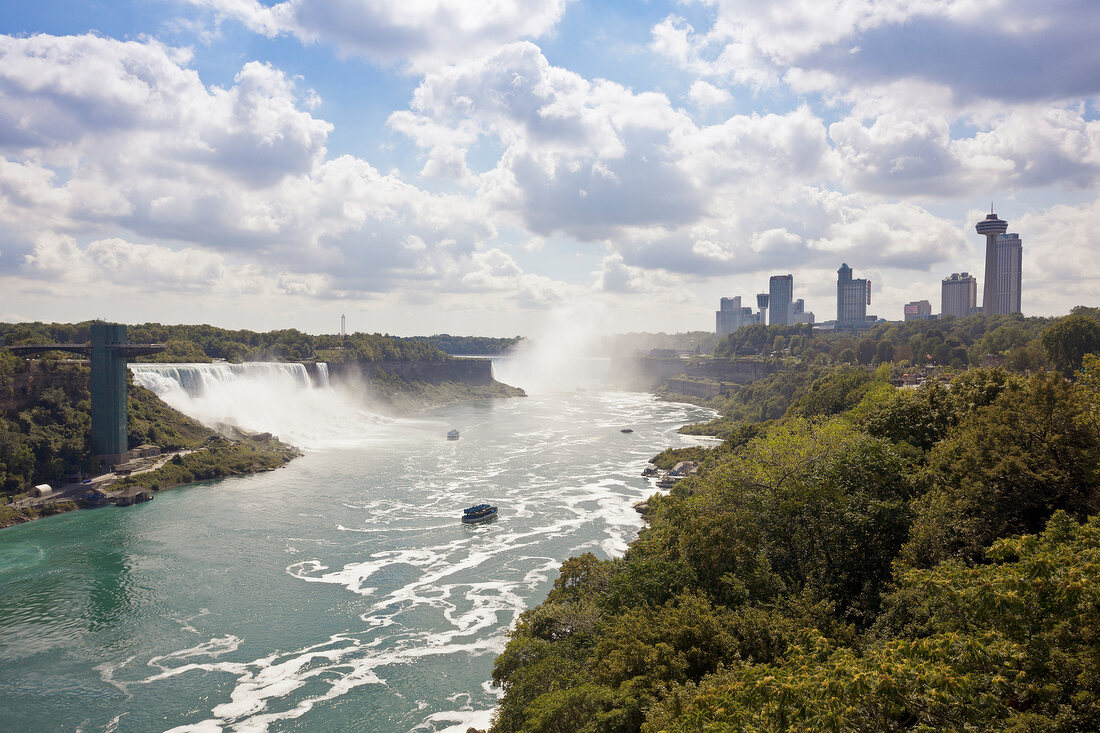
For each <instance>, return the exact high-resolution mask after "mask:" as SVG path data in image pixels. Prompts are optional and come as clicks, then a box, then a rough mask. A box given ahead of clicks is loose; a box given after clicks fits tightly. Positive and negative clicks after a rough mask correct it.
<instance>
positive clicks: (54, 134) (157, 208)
mask: <svg viewBox="0 0 1100 733" xmlns="http://www.w3.org/2000/svg"><path fill="white" fill-rule="evenodd" d="M188 59H189V56H188V54H186V53H183V52H180V51H177V50H175V49H171V48H168V47H166V46H163V45H161V44H158V43H156V42H154V41H147V42H141V43H138V42H120V41H115V40H111V39H107V38H101V37H98V36H80V37H53V36H41V35H39V36H32V37H29V38H19V39H16V38H10V37H0V62H2V63H0V116H2V117H0V224H3V226H4V228H3V230H2V232H0V253H2V254H0V256H2V257H3V258H4V259H3V262H4V265H5V268H11V269H13V270H14V269H17V268H18V269H20V270H21V272H22V273H23V274H25V275H26V276H27V277H29V278H32V279H34V278H43V279H50V278H55V277H56V275H57V273H58V270H57V267H56V266H60V265H62V264H63V263H64V262H66V261H67V260H71V261H72V262H73V263H74V264H73V268H72V269H71V270H67V272H72V271H86V272H85V274H88V275H89V277H92V274H89V273H92V272H93V271H94V278H98V279H100V280H102V279H104V278H107V279H110V278H114V279H116V280H117V281H119V282H124V281H125V282H131V281H132V282H139V281H140V282H145V283H155V284H158V285H159V286H161V287H163V288H166V289H177V290H193V289H195V288H198V289H202V288H206V289H208V290H211V291H218V292H223V291H225V290H226V289H227V288H230V287H232V283H237V286H236V287H238V289H240V288H243V289H244V290H246V291H249V292H251V291H262V292H265V293H297V294H309V295H312V296H316V297H322V298H323V297H348V296H352V295H357V294H359V295H361V294H366V293H375V292H385V291H388V290H392V289H395V288H399V287H404V286H410V285H411V286H414V287H415V286H416V284H417V283H424V282H432V283H433V286H432V288H431V289H430V291H431V292H436V293H440V292H446V291H447V289H451V290H453V291H455V292H466V291H469V290H470V289H471V284H470V283H472V282H475V281H476V279H477V278H478V277H483V276H485V275H486V272H488V273H489V274H491V275H493V277H494V278H495V280H494V283H495V284H494V286H493V289H494V292H498V293H504V294H505V297H507V295H508V294H511V295H512V296H514V297H515V298H516V299H518V300H522V301H523V302H525V303H535V302H544V301H553V300H555V299H557V298H559V297H560V292H559V290H560V289H559V288H558V286H559V285H560V284H559V283H556V282H554V281H551V280H548V279H540V278H538V277H537V276H532V275H528V274H526V273H523V272H521V271H509V272H506V273H501V272H500V271H499V270H497V271H493V270H489V271H487V270H486V269H485V261H484V256H485V255H484V253H483V250H484V249H485V246H484V243H485V242H486V241H487V240H489V239H491V238H492V237H493V236H494V234H495V231H496V229H495V225H494V224H493V222H492V216H491V215H490V211H489V209H488V207H487V205H486V204H485V203H483V202H481V201H479V200H477V199H475V198H471V197H470V196H466V195H456V194H449V195H448V194H433V193H429V192H427V191H425V190H423V189H420V188H418V187H416V186H414V185H411V184H409V183H406V182H405V181H403V180H401V178H400V177H399V176H398V175H397V174H395V173H389V174H383V173H380V172H379V171H378V170H377V169H375V168H374V167H373V166H371V165H370V164H369V163H367V162H366V161H364V160H361V159H359V158H356V157H353V156H346V155H345V156H339V157H336V158H331V159H330V158H327V151H326V147H325V143H326V140H327V136H328V133H329V131H330V130H331V128H332V126H331V124H330V123H328V122H327V121H325V120H321V119H317V118H316V117H314V116H313V114H312V113H311V112H310V109H311V108H313V107H314V106H315V105H314V104H313V98H314V97H313V95H312V94H311V92H310V91H309V90H302V89H299V88H298V85H297V84H296V83H295V82H294V81H293V80H291V79H290V78H289V77H287V76H286V75H285V74H284V73H283V72H282V71H280V70H277V69H275V68H273V67H272V66H270V65H268V64H262V63H256V62H250V63H247V64H245V65H244V66H243V67H242V68H241V70H240V72H239V73H238V74H237V75H236V77H235V80H234V84H233V85H232V86H231V87H228V88H220V87H216V86H206V85H204V84H203V82H202V81H201V79H200V78H199V76H198V74H197V73H196V72H195V71H193V70H191V69H189V68H187V67H186V66H185V64H186V63H187V62H188ZM430 136H431V131H430V130H424V131H423V136H422V137H421V138H420V139H421V140H428V139H429V138H430ZM132 238H137V239H139V240H145V241H151V242H154V244H142V245H132V244H129V241H130V240H131V239H132ZM78 241H80V242H90V244H86V245H83V246H78V245H77V242H78ZM82 268H83V269H82ZM289 273H299V275H291V274H289ZM467 275H469V276H470V279H465V276H467ZM505 279H511V280H512V281H513V287H512V288H511V289H508V288H505V287H504V286H503V285H502V284H501V283H502V281H503V280H505ZM92 281H94V279H93V280H92ZM483 285H484V283H483Z"/></svg>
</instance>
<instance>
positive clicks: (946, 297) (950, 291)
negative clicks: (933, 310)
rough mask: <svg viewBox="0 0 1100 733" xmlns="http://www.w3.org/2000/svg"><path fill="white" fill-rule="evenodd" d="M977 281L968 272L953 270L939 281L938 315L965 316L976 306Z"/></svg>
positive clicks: (972, 311)
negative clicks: (949, 275) (948, 275)
mask: <svg viewBox="0 0 1100 733" xmlns="http://www.w3.org/2000/svg"><path fill="white" fill-rule="evenodd" d="M977 297H978V281H977V280H976V279H975V278H974V276H973V275H971V274H970V273H968V272H953V273H951V277H945V278H944V279H943V281H942V282H941V283H940V316H955V317H956V318H966V317H967V316H969V315H971V314H972V313H974V310H975V308H976V307H977V304H978V303H977Z"/></svg>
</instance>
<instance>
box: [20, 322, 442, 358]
mask: <svg viewBox="0 0 1100 733" xmlns="http://www.w3.org/2000/svg"><path fill="white" fill-rule="evenodd" d="M91 323H92V322H91V321H84V322H82V323H17V324H11V323H0V337H2V338H4V339H5V340H6V342H7V344H8V345H12V346H15V345H19V344H41V343H69V344H83V343H87V342H88V339H89V326H91ZM127 335H128V336H129V339H130V342H131V343H158V344H164V345H166V346H167V347H168V348H167V349H166V350H165V351H164V352H162V353H159V354H154V355H152V356H147V357H141V358H139V359H138V361H156V362H162V363H176V362H209V361H212V360H214V359H225V360H226V361H230V362H234V363H237V362H243V361H327V362H342V361H364V362H376V361H387V360H396V361H442V360H444V359H447V358H448V357H447V355H446V354H444V353H443V352H442V351H440V349H439V348H438V347H437V346H436V345H434V344H433V343H431V341H430V340H425V339H409V338H400V337H397V336H390V335H389V334H378V333H374V334H367V333H352V334H348V335H347V336H340V335H339V334H322V335H313V334H308V333H303V332H301V331H298V330H297V329H293V328H288V329H283V330H277V331H267V332H262V333H261V332H256V331H245V330H240V331H232V330H228V329H224V328H216V327H214V326H207V325H199V326H190V325H162V324H159V323H143V324H139V325H136V326H128V327H127Z"/></svg>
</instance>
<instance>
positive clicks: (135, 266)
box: [25, 232, 324, 296]
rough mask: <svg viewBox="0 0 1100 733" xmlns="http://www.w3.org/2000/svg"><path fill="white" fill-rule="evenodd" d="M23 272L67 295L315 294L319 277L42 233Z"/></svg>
mask: <svg viewBox="0 0 1100 733" xmlns="http://www.w3.org/2000/svg"><path fill="white" fill-rule="evenodd" d="M25 261H26V266H27V269H28V270H29V271H31V272H34V273H38V274H41V275H44V276H47V277H48V278H49V280H50V282H51V285H52V287H54V288H58V289H61V290H63V291H64V292H65V293H67V294H69V295H78V296H86V295H89V294H92V293H96V294H101V291H102V290H103V288H107V289H108V290H110V291H115V292H119V291H129V292H137V293H148V294H151V293H162V292H165V291H168V292H195V293H216V294H251V295H287V294H297V295H311V296H314V295H317V294H318V293H319V292H320V291H321V289H322V288H323V285H324V277H323V276H319V275H292V274H290V273H287V272H282V273H280V272H274V273H272V272H269V271H265V270H264V269H263V268H261V267H259V266H257V265H255V264H231V263H230V262H229V261H228V260H227V258H226V257H225V256H223V255H221V254H218V253H215V252H209V251H206V250H200V249H196V248H192V247H185V248H182V249H178V250H173V249H171V248H169V247H165V246H163V245H158V244H135V243H132V242H128V241H126V240H123V239H120V238H117V237H113V238H110V239H102V240H96V241H93V242H91V243H89V244H88V245H87V246H86V247H81V246H79V245H78V244H77V241H76V239H74V238H73V237H71V236H68V235H63V234H56V233H53V232H46V233H43V234H41V235H39V236H38V237H37V238H36V239H35V242H34V249H33V251H32V252H31V253H30V254H28V255H25Z"/></svg>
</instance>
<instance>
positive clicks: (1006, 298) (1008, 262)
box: [993, 233, 1024, 313]
mask: <svg viewBox="0 0 1100 733" xmlns="http://www.w3.org/2000/svg"><path fill="white" fill-rule="evenodd" d="M996 259H997V275H996V280H994V282H993V313H1019V312H1020V286H1021V278H1022V273H1021V267H1020V266H1021V265H1022V264H1023V259H1024V242H1023V240H1022V239H1020V235H1019V234H1011V233H1009V234H998V235H997V257H996Z"/></svg>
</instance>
